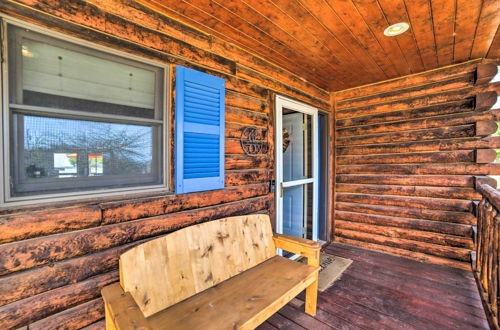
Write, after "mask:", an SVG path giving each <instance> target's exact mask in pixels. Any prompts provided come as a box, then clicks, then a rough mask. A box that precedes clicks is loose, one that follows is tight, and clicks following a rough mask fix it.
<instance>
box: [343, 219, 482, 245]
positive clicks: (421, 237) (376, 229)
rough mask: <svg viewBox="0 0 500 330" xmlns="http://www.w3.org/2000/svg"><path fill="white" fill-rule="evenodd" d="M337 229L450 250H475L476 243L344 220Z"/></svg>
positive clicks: (418, 231)
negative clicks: (405, 240) (456, 248)
mask: <svg viewBox="0 0 500 330" xmlns="http://www.w3.org/2000/svg"><path fill="white" fill-rule="evenodd" d="M335 227H336V228H339V229H346V230H350V231H360V232H364V233H370V234H376V235H380V236H387V237H392V238H403V239H408V240H412V241H421V242H426V243H431V244H437V245H442V246H444V248H445V249H450V248H452V247H459V248H463V249H468V250H471V249H473V248H474V243H473V242H472V239H471V238H470V237H469V238H465V237H459V236H453V235H447V234H440V233H433V232H426V231H420V230H413V229H404V228H396V227H386V226H378V225H372V224H364V223H358V222H350V221H344V220H337V221H336V222H335Z"/></svg>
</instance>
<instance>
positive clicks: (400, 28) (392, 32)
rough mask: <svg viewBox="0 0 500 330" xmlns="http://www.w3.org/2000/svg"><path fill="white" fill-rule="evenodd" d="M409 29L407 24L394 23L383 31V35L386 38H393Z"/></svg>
mask: <svg viewBox="0 0 500 330" xmlns="http://www.w3.org/2000/svg"><path fill="white" fill-rule="evenodd" d="M409 28H410V25H409V24H408V23H405V22H401V23H396V24H392V25H391V26H389V27H388V28H387V29H385V30H384V34H385V35H386V36H388V37H394V36H398V35H400V34H401V33H405V32H406V31H407V30H408V29H409Z"/></svg>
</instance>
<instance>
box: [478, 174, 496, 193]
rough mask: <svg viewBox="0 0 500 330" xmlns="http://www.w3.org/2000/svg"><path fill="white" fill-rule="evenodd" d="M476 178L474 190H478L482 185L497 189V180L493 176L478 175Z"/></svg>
mask: <svg viewBox="0 0 500 330" xmlns="http://www.w3.org/2000/svg"><path fill="white" fill-rule="evenodd" d="M473 178H474V188H475V189H476V190H477V189H478V187H479V185H480V184H486V185H489V186H491V187H492V188H493V189H496V188H497V184H498V182H497V180H496V179H495V178H492V177H491V176H486V175H484V176H482V175H476V176H474V177H473Z"/></svg>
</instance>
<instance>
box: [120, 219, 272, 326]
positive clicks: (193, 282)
mask: <svg viewBox="0 0 500 330" xmlns="http://www.w3.org/2000/svg"><path fill="white" fill-rule="evenodd" d="M275 250H276V247H275V245H274V242H273V239H272V228H271V223H270V221H269V216H267V215H260V214H257V215H248V216H240V217H232V218H225V219H220V220H216V221H210V222H207V223H203V224H199V225H196V226H191V227H188V228H184V229H181V230H178V231H176V232H174V233H171V234H169V235H166V236H163V237H161V238H157V239H154V240H152V241H149V242H147V243H144V244H141V245H139V246H137V247H135V248H133V249H131V250H129V251H127V252H125V253H124V254H122V255H121V256H120V274H121V276H120V284H121V286H122V287H123V290H125V291H126V292H129V293H130V294H131V295H132V297H133V298H134V300H135V301H136V303H137V304H138V305H139V307H140V309H141V311H142V312H143V314H144V316H145V317H149V316H151V315H152V314H154V313H156V312H158V311H161V310H163V309H165V308H167V307H170V306H172V305H174V304H176V303H178V302H180V301H182V300H184V299H186V298H188V297H191V296H193V295H195V294H197V293H200V292H202V291H205V290H206V289H208V288H210V287H212V286H215V285H217V284H219V283H221V282H223V281H225V280H227V279H229V278H231V277H233V276H235V275H237V274H240V273H242V272H244V271H246V270H247V269H249V268H251V267H254V266H256V265H258V264H260V263H262V262H264V261H265V260H267V259H269V258H271V257H272V256H274V255H275V254H276V252H275ZM145 279H147V280H145Z"/></svg>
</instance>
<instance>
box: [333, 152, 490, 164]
mask: <svg viewBox="0 0 500 330" xmlns="http://www.w3.org/2000/svg"><path fill="white" fill-rule="evenodd" d="M485 150H487V149H485ZM476 155H477V154H476V153H475V152H474V150H458V151H445V152H419V153H407V154H403V153H399V154H382V155H366V156H358V155H356V156H341V157H337V164H339V165H350V164H357V165H360V164H410V163H417V164H421V163H472V162H474V161H476V162H477V159H478V158H476V157H477V156H476ZM495 155H496V154H495ZM480 156H481V157H480V158H479V159H480V160H483V157H482V156H483V153H480Z"/></svg>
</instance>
